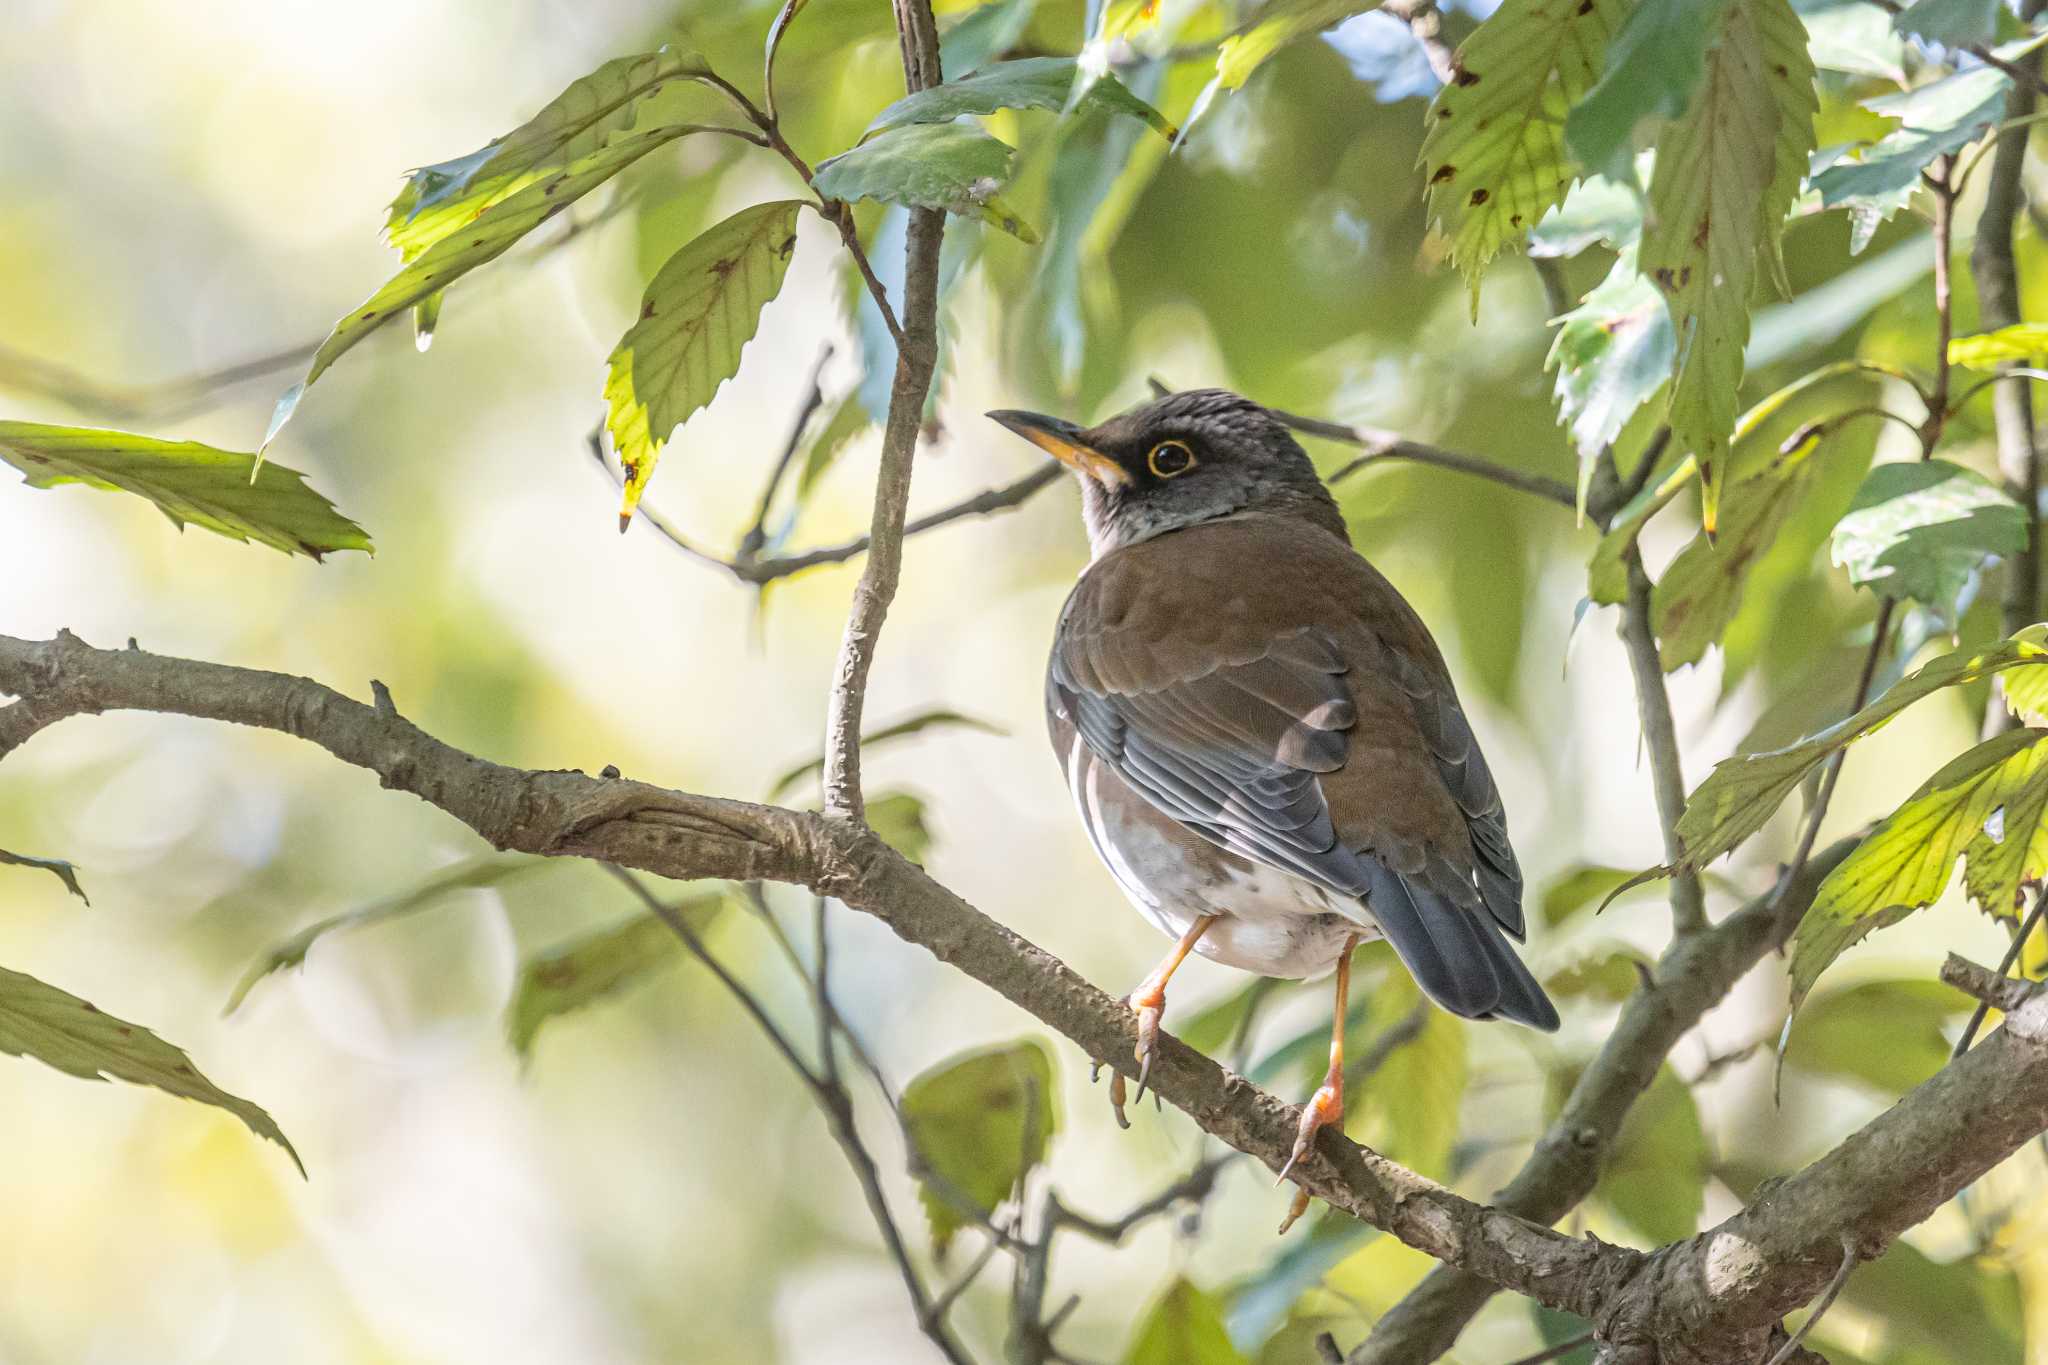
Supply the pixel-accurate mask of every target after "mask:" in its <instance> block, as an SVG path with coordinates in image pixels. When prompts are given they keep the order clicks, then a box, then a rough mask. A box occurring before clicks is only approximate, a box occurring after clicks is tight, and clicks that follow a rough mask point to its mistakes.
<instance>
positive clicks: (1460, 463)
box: [1273, 410, 1579, 507]
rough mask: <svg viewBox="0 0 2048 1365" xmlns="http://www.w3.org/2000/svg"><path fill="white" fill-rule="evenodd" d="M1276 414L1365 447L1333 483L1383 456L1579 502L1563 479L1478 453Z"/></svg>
mask: <svg viewBox="0 0 2048 1365" xmlns="http://www.w3.org/2000/svg"><path fill="white" fill-rule="evenodd" d="M1273 415H1274V416H1275V417H1277V418H1279V419H1280V420H1281V421H1282V422H1284V423H1286V424H1287V425H1288V426H1290V427H1293V428H1294V429H1295V430H1296V431H1299V432H1301V433H1302V434H1304V435H1307V436H1320V437H1322V438H1323V439H1324V440H1326V441H1341V442H1342V443H1344V444H1345V445H1351V446H1358V447H1360V448H1362V449H1363V450H1364V451H1365V453H1364V454H1363V455H1360V456H1359V457H1358V458H1357V459H1355V460H1353V461H1351V462H1350V463H1349V464H1346V465H1342V466H1340V467H1339V468H1338V470H1337V472H1336V473H1334V474H1332V475H1331V476H1330V482H1331V483H1335V482H1337V481H1338V480H1339V479H1342V478H1345V477H1347V476H1348V475H1351V474H1354V473H1356V472H1357V471H1358V470H1360V469H1363V468H1365V467H1366V466H1367V465H1370V464H1375V463H1377V462H1379V461H1382V460H1409V461H1412V462H1414V463H1416V464H1427V465H1435V466H1436V467H1437V468H1439V469H1455V470H1457V471H1458V472H1459V473H1461V474H1471V475H1474V476H1476V477H1478V478H1482V479H1489V480H1491V481H1493V482H1494V483H1498V484H1504V485H1506V486H1507V487H1509V488H1517V489H1520V490H1521V491H1522V492H1524V493H1533V494H1535V495H1536V496H1537V497H1539V498H1544V499H1547V500H1549V501H1551V502H1554V503H1557V504H1558V505H1559V506H1562V507H1577V506H1578V502H1579V499H1578V493H1577V492H1576V491H1575V490H1574V489H1573V488H1572V486H1571V485H1570V484H1568V483H1565V482H1564V481H1563V480H1561V479H1553V478H1550V477H1549V476H1547V475H1543V474H1530V473H1526V472H1524V471H1522V470H1519V469H1511V468H1509V467H1508V466H1506V465H1504V464H1496V463H1494V462H1493V461H1492V460H1488V459H1483V458H1481V457H1480V456H1477V455H1465V454H1461V453H1460V452H1458V451H1455V450H1445V449H1443V448H1442V447H1440V446H1433V445H1428V444H1426V443H1424V442H1421V441H1411V440H1409V439H1408V438H1407V437H1405V436H1402V435H1400V434H1399V433H1397V432H1392V431H1382V430H1380V429H1379V428H1377V427H1361V426H1348V425H1346V424H1344V423H1342V422H1326V421H1324V420H1322V419H1321V418H1319V417H1303V416H1300V415H1299V414H1297V413H1292V412H1280V411H1278V410H1275V411H1274V413H1273Z"/></svg>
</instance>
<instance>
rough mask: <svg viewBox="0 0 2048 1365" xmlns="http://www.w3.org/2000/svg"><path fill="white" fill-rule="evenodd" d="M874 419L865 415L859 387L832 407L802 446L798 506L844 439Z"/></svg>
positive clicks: (843, 445)
mask: <svg viewBox="0 0 2048 1365" xmlns="http://www.w3.org/2000/svg"><path fill="white" fill-rule="evenodd" d="M873 425H874V421H873V419H872V418H871V417H869V415H868V409H867V404H865V403H863V402H861V398H860V392H859V390H857V389H856V390H854V391H852V392H849V393H848V394H847V395H846V396H845V397H844V398H841V399H840V400H839V402H838V404H837V405H835V406H834V407H833V409H832V415H831V416H830V417H828V418H826V419H825V424H824V425H823V426H821V427H819V428H818V432H817V435H815V436H813V437H811V441H810V444H809V445H807V446H805V447H804V461H803V464H802V465H801V466H800V467H799V468H798V469H797V474H796V500H797V503H798V505H799V506H801V505H802V504H803V503H804V502H805V501H806V500H808V499H809V498H810V496H811V491H812V490H813V489H815V488H816V487H817V486H818V480H820V479H822V478H824V477H825V473H826V471H827V470H829V469H831V468H832V466H833V464H834V463H835V462H836V461H837V460H838V459H839V453H840V452H841V451H843V450H845V449H846V445H847V442H849V441H851V440H852V439H853V438H854V437H856V436H858V435H860V434H861V433H862V432H863V431H866V430H867V429H868V428H869V427H870V426H873Z"/></svg>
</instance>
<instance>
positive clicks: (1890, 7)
mask: <svg viewBox="0 0 2048 1365" xmlns="http://www.w3.org/2000/svg"><path fill="white" fill-rule="evenodd" d="M1870 2H1871V3H1872V4H1874V5H1876V6H1877V7H1878V8H1879V9H1881V10H1883V11H1884V12H1885V13H1887V14H1890V15H1895V16H1896V15H1899V14H1903V13H1904V12H1905V10H1906V6H1905V5H1904V4H1903V3H1902V2H1901V0H1870ZM1963 51H1965V52H1967V53H1969V54H1970V55H1971V56H1972V57H1975V58H1976V59H1977V60H1978V61H1980V62H1982V63H1984V65H1986V66H1988V67H1990V68H1992V69H1993V70H1995V71H2003V72H2004V73H2005V74H2006V75H2008V76H2010V77H2012V78H2013V80H2015V81H2017V82H2019V83H2020V84H2021V85H2024V86H2026V87H2028V88H2029V89H2031V90H2033V91H2034V92H2035V93H2036V94H2042V95H2048V81H2044V80H2042V79H2041V73H2040V72H2038V71H2035V70H2032V69H2031V68H2029V67H2024V66H2021V65H2020V64H2019V63H2018V62H2009V61H2007V60H2006V59H2005V58H2003V57H2001V56H1999V55H1998V54H1997V53H1996V52H1993V51H1992V50H1991V49H1990V48H1988V47H1986V46H1985V45H1984V44H1982V43H1971V44H1969V45H1967V46H1965V47H1964V48H1963Z"/></svg>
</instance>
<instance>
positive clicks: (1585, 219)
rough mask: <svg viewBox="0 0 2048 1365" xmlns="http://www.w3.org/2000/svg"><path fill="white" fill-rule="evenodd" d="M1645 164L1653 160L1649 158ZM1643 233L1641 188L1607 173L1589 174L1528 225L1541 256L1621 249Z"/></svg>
mask: <svg viewBox="0 0 2048 1365" xmlns="http://www.w3.org/2000/svg"><path fill="white" fill-rule="evenodd" d="M1644 164H1645V165H1648V164H1650V163H1649V162H1648V160H1647V159H1646V160H1645V162H1644ZM1642 234H1643V196H1642V192H1641V191H1640V190H1637V189H1631V188H1630V187H1629V186H1627V185H1624V184H1622V183H1621V182H1620V181H1618V180H1609V179H1608V178H1607V177H1606V176H1604V175H1594V176H1588V177H1587V178H1586V179H1584V180H1581V181H1579V182H1578V183H1577V184H1575V185H1573V186H1572V187H1571V189H1570V190H1569V191H1568V192H1567V193H1566V194H1565V197H1564V201H1563V202H1562V203H1560V204H1559V205H1558V206H1557V207H1556V208H1553V209H1552V210H1551V211H1550V212H1548V213H1546V214H1544V215H1543V217H1542V219H1541V220H1540V221H1539V222H1538V223H1537V224H1536V226H1535V227H1533V228H1530V229H1529V254H1530V255H1531V256H1535V257H1538V258H1555V257H1563V256H1576V255H1578V254H1579V253H1580V252H1581V251H1584V250H1585V249H1586V248H1587V247H1590V246H1609V247H1612V248H1614V249H1615V250H1616V251H1619V250H1621V249H1622V248H1624V247H1629V246H1633V245H1635V241H1636V239H1637V238H1638V237H1640V236H1642Z"/></svg>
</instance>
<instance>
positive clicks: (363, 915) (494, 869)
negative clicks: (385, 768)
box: [222, 853, 549, 1014]
mask: <svg viewBox="0 0 2048 1365" xmlns="http://www.w3.org/2000/svg"><path fill="white" fill-rule="evenodd" d="M548 865H549V860H548V859H546V858H528V857H524V856H521V855H512V856H506V855H504V854H496V853H492V854H485V855H484V856H482V857H479V858H470V859H468V860H466V861H464V862H459V863H455V864H453V865H451V866H449V867H445V868H443V869H441V870H440V871H439V872H436V873H434V874H433V875H432V876H430V877H428V878H426V879H425V880H424V881H422V882H420V883H419V884H418V885H416V886H413V887H411V888H409V889H407V890H405V891H401V892H399V893H398V894H397V895H394V896H387V897H385V898H384V899H382V900H378V901H372V902H371V903H370V904H368V905H365V906H361V907H359V908H357V909H355V910H351V911H349V912H348V913H347V914H343V915H333V916H330V917H328V918H327V919H323V920H319V921H316V922H315V923H313V924H309V925H307V926H306V927H305V928H304V929H301V930H299V932H297V933H296V934H293V935H292V936H291V937H290V938H288V939H286V940H285V941H284V942H282V943H280V944H278V945H277V946H276V947H274V948H272V949H271V950H270V951H269V952H267V953H265V954H264V955H263V956H262V957H260V958H258V959H257V960H256V961H255V962H254V963H253V964H251V966H250V967H249V970H248V971H246V972H244V973H243V974H242V979H241V980H240V981H238V982H236V983H235V989H234V991H233V992H232V993H231V994H230V995H229V996H228V1003H227V1007H226V1009H225V1010H223V1011H222V1012H223V1013H226V1014H233V1013H234V1012H235V1011H236V1010H238V1009H240V1008H241V1007H242V1002H243V1001H244V1000H246V999H248V998H249V992H250V991H252V990H254V989H255V987H256V983H257V982H259V981H261V980H262V979H263V978H264V977H266V976H269V975H270V974H271V973H272V972H276V971H283V970H285V969H287V968H290V967H297V966H299V965H300V964H301V963H303V962H304V961H305V960H306V953H307V951H308V950H310V949H311V948H312V946H313V943H314V941H315V940H316V939H318V938H319V937H320V936H321V935H323V934H331V933H333V932H334V931H335V930H337V929H359V928H361V927H362V926H364V925H366V924H381V923H382V922H384V921H385V920H391V919H397V918H399V917H401V916H404V915H410V914H412V913H414V912H415V911H419V910H425V909H428V908H429V907H431V906H432V905H433V904H434V903H435V902H436V901H438V900H440V899H441V897H443V896H445V895H447V894H449V893H450V892H453V891H464V890H469V889H471V888H474V887H480V886H496V885H498V884H499V883H500V882H504V881H507V880H509V879H510V878H513V877H522V876H525V875H526V874H527V873H529V872H538V871H539V870H540V869H542V868H544V867H547V866H548Z"/></svg>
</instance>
